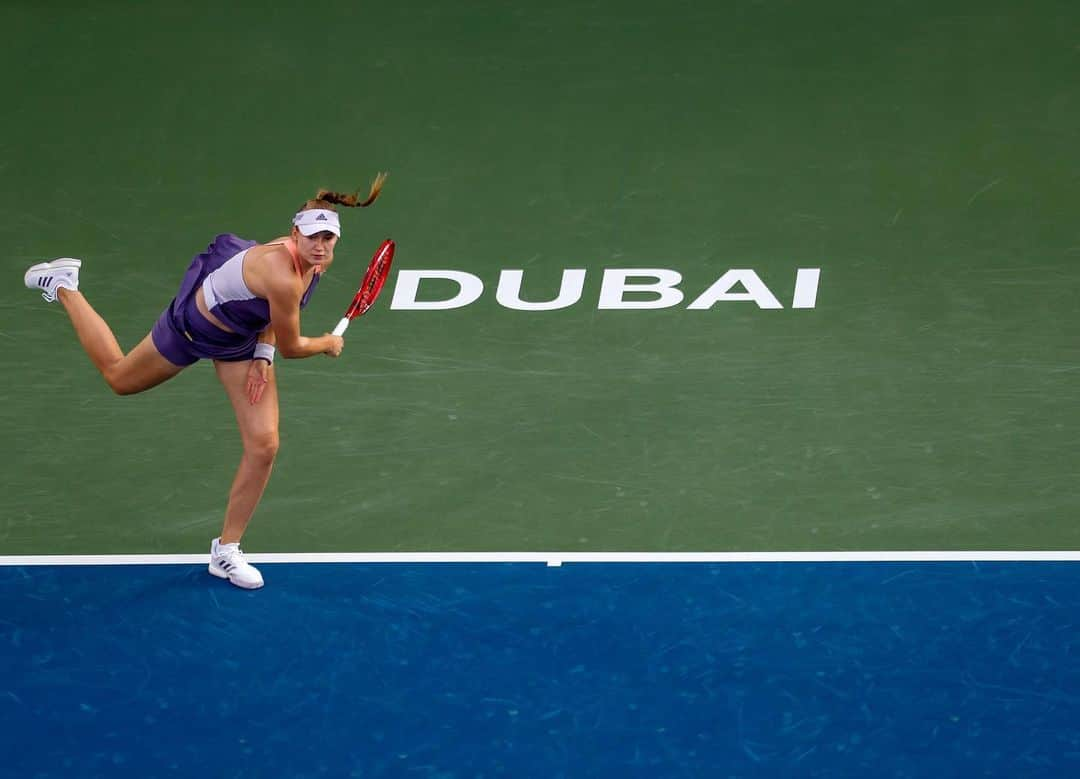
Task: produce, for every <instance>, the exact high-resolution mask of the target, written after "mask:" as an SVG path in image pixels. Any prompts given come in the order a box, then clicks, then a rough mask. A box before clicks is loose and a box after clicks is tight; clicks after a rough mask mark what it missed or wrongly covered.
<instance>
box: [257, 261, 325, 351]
mask: <svg viewBox="0 0 1080 779" xmlns="http://www.w3.org/2000/svg"><path fill="white" fill-rule="evenodd" d="M263 285H264V286H265V291H266V299H267V301H268V302H269V303H270V327H271V328H272V329H273V331H274V338H275V339H276V340H277V350H278V352H280V354H281V356H282V357H285V358H297V357H311V356H313V355H316V354H328V355H330V356H331V357H337V356H338V355H339V354H341V349H342V347H343V346H344V344H345V339H343V338H341V337H339V336H336V335H331V334H330V333H326V334H325V335H321V336H318V337H316V338H308V337H306V336H303V335H301V334H300V298H301V297H303V294H304V291H303V289H302V288H301V285H300V280H299V279H297V278H296V276H293V275H291V274H290V275H288V276H285V275H284V274H276V273H268V274H266V276H265V277H264V279H263Z"/></svg>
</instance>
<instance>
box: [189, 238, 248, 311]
mask: <svg viewBox="0 0 1080 779" xmlns="http://www.w3.org/2000/svg"><path fill="white" fill-rule="evenodd" d="M247 253H248V250H247V249H244V250H243V251H242V252H238V253H236V254H234V255H233V256H232V257H230V258H229V259H227V260H226V261H225V263H224V264H223V265H222V266H221V267H220V268H218V269H217V270H215V271H214V272H213V273H211V274H210V275H208V276H207V277H206V278H205V279H203V284H202V290H203V297H205V298H206V307H207V308H208V309H210V310H213V309H214V308H216V307H218V306H220V305H221V304H222V303H229V302H230V301H234V300H252V299H254V298H255V294H254V293H253V292H252V291H251V290H250V289H248V285H247V284H245V283H244V257H246V256H247Z"/></svg>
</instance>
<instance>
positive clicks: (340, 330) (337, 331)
mask: <svg viewBox="0 0 1080 779" xmlns="http://www.w3.org/2000/svg"><path fill="white" fill-rule="evenodd" d="M348 326H349V318H348V317H344V318H342V320H341V321H340V322H338V323H337V327H335V328H334V335H345V328H347V327H348Z"/></svg>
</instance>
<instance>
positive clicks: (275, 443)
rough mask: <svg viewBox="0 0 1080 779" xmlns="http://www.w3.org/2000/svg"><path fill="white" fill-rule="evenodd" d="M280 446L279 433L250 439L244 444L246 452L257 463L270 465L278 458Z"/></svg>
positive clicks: (264, 434)
mask: <svg viewBox="0 0 1080 779" xmlns="http://www.w3.org/2000/svg"><path fill="white" fill-rule="evenodd" d="M279 445H280V441H279V440H278V434H277V432H269V433H262V434H260V435H255V436H251V437H250V438H248V440H247V441H246V442H245V443H244V452H245V453H246V454H247V456H248V457H250V458H252V459H254V460H255V461H256V462H260V463H264V464H267V465H269V464H271V463H273V462H274V458H276V457H277V453H278V447H279Z"/></svg>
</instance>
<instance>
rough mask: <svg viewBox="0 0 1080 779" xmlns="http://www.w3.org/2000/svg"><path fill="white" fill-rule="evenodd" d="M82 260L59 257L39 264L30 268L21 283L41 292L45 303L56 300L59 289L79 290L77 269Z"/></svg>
mask: <svg viewBox="0 0 1080 779" xmlns="http://www.w3.org/2000/svg"><path fill="white" fill-rule="evenodd" d="M81 266H82V260H76V259H75V258H74V257H61V258H60V259H58V260H53V261H52V262H41V263H38V264H37V265H33V266H31V268H30V270H28V271H27V272H26V274H25V275H24V276H23V283H24V284H26V286H27V287H29V288H30V289H40V290H43V292H42V293H41V297H43V298H44V299H45V302H46V303H52V302H53V301H54V300H56V290H58V289H59V288H60V287H63V288H64V289H70V290H71V291H72V292H77V291H78V289H79V268H80V267H81Z"/></svg>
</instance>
